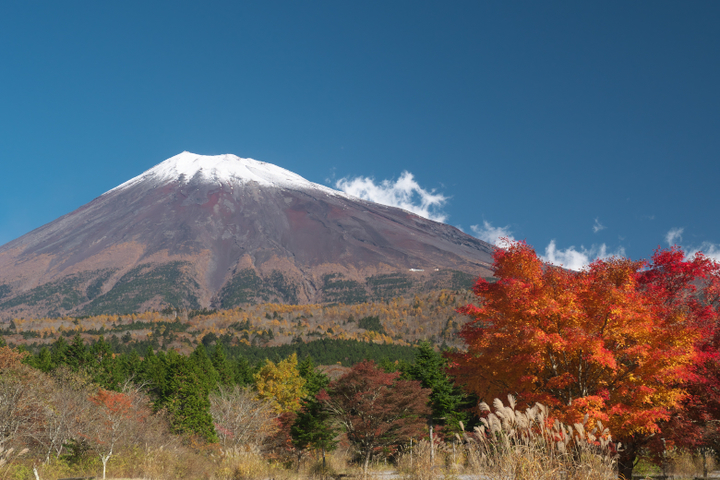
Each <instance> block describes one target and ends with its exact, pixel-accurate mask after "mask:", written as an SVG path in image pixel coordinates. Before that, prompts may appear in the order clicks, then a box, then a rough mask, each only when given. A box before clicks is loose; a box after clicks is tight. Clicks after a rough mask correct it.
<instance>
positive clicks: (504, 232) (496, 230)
mask: <svg viewBox="0 0 720 480" xmlns="http://www.w3.org/2000/svg"><path fill="white" fill-rule="evenodd" d="M470 230H472V231H473V234H475V236H476V237H477V238H479V239H480V240H483V241H485V242H488V243H492V244H493V245H496V246H498V247H503V246H505V243H506V242H505V241H504V240H501V239H507V240H508V241H510V242H514V241H515V238H513V236H512V232H511V231H510V226H509V225H507V226H504V227H493V226H492V224H491V223H490V222H488V221H487V220H483V224H482V225H472V226H470Z"/></svg>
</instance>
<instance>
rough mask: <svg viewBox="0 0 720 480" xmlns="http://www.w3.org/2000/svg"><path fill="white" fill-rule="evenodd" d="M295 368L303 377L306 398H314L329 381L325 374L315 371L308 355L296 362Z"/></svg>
mask: <svg viewBox="0 0 720 480" xmlns="http://www.w3.org/2000/svg"><path fill="white" fill-rule="evenodd" d="M297 368H298V373H299V374H300V376H301V377H302V378H304V379H305V393H306V395H307V397H308V398H315V395H317V394H318V393H319V392H320V390H322V389H323V388H325V387H327V386H328V384H329V383H330V379H329V378H328V376H327V375H325V374H324V373H321V372H318V371H317V369H316V368H315V364H314V363H313V360H312V357H311V356H309V355H308V356H307V357H305V358H304V359H303V361H302V362H300V363H299V364H298V367H297Z"/></svg>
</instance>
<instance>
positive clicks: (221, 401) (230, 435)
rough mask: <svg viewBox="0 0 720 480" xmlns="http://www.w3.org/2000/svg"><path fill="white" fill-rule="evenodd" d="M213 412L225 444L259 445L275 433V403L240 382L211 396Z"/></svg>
mask: <svg viewBox="0 0 720 480" xmlns="http://www.w3.org/2000/svg"><path fill="white" fill-rule="evenodd" d="M210 414H211V415H212V417H213V422H214V423H215V430H216V431H217V434H218V437H219V438H220V442H221V443H222V445H223V447H226V448H227V447H231V446H239V445H254V446H260V445H262V444H263V442H264V441H265V439H266V438H267V437H268V436H269V435H270V434H272V433H273V430H274V428H275V424H274V422H273V420H274V419H275V418H277V415H276V414H275V412H274V410H273V405H272V403H270V402H269V401H266V400H261V399H259V398H258V397H257V395H256V394H255V393H254V392H252V391H251V390H249V389H246V388H242V387H240V386H238V385H235V386H234V387H220V389H219V390H218V392H216V393H212V394H211V395H210Z"/></svg>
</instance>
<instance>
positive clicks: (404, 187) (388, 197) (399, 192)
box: [335, 171, 448, 222]
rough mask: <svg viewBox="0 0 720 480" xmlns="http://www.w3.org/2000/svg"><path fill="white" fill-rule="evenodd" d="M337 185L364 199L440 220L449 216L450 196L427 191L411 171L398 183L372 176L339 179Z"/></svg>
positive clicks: (402, 176) (401, 176)
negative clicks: (445, 208) (444, 207)
mask: <svg viewBox="0 0 720 480" xmlns="http://www.w3.org/2000/svg"><path fill="white" fill-rule="evenodd" d="M335 187H336V188H338V189H339V190H342V191H343V192H345V193H347V194H349V195H352V196H355V197H358V198H362V199H363V200H369V201H371V202H375V203H380V204H382V205H387V206H390V207H398V208H402V209H404V210H407V211H409V212H412V213H414V214H416V215H419V216H421V217H425V218H428V219H430V220H435V221H436V222H444V221H445V220H446V219H447V214H445V212H444V211H443V210H442V207H443V205H445V203H446V202H447V200H448V197H446V196H445V195H443V194H441V193H435V190H425V189H424V188H422V187H421V186H420V185H418V183H417V182H416V181H415V178H414V177H413V174H412V173H410V172H408V171H405V172H403V173H402V175H400V178H398V179H397V181H395V182H393V181H392V180H383V181H381V182H377V183H376V182H375V179H373V178H370V177H355V178H341V179H340V180H338V181H337V182H335Z"/></svg>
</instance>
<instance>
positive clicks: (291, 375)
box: [255, 353, 305, 414]
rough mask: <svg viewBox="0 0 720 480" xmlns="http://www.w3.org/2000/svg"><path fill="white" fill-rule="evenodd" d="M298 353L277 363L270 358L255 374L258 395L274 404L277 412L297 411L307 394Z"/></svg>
mask: <svg viewBox="0 0 720 480" xmlns="http://www.w3.org/2000/svg"><path fill="white" fill-rule="evenodd" d="M297 367H298V360H297V355H296V354H294V353H293V354H292V355H290V356H289V357H288V358H286V359H285V360H283V361H281V362H278V363H277V364H275V363H274V362H272V361H270V360H266V361H265V365H263V367H262V368H261V369H260V371H259V372H258V373H256V374H255V387H256V388H257V391H258V396H259V397H260V398H262V399H266V400H268V401H270V402H271V403H272V404H273V408H274V409H275V412H276V413H277V414H282V413H286V412H296V411H298V410H299V409H300V400H301V399H302V398H303V397H304V396H305V388H304V387H305V379H304V378H302V377H301V376H300V373H299V372H298V368H297Z"/></svg>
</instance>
